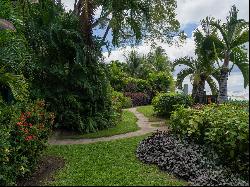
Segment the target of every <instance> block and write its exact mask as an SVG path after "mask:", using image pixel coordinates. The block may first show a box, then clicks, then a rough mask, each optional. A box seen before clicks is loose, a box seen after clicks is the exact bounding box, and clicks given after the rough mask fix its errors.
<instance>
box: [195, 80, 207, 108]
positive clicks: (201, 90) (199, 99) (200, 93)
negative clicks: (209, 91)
mask: <svg viewBox="0 0 250 187" xmlns="http://www.w3.org/2000/svg"><path fill="white" fill-rule="evenodd" d="M204 90H205V80H200V81H199V84H198V88H197V95H196V101H197V102H198V103H200V104H204V103H205V101H204V98H205V94H204V93H205V92H204Z"/></svg>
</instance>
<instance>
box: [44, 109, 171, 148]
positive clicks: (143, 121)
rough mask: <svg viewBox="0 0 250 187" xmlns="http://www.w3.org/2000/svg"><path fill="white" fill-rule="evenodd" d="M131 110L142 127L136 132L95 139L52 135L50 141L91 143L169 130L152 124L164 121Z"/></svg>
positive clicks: (60, 143)
mask: <svg viewBox="0 0 250 187" xmlns="http://www.w3.org/2000/svg"><path fill="white" fill-rule="evenodd" d="M127 110H128V111H130V112H133V113H134V114H135V116H136V117H137V119H138V121H137V125H138V126H139V127H140V130H138V131H135V132H129V133H125V134H119V135H114V136H109V137H101V138H93V139H64V140H62V139H60V140H59V139H56V138H55V137H52V138H51V139H49V143H50V144H51V145H73V144H90V143H95V142H103V141H110V140H117V139H122V138H130V137H135V136H141V135H144V134H147V133H151V132H156V131H157V130H160V131H166V130H168V129H167V127H166V126H162V127H153V126H151V125H153V124H162V123H164V121H163V120H162V121H158V122H149V120H148V118H146V117H145V116H144V115H143V114H141V113H139V112H138V111H137V110H136V108H130V109H127Z"/></svg>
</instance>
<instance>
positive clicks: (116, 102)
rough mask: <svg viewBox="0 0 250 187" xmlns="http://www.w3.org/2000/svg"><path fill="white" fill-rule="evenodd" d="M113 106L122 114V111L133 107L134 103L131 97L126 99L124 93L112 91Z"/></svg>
mask: <svg viewBox="0 0 250 187" xmlns="http://www.w3.org/2000/svg"><path fill="white" fill-rule="evenodd" d="M112 105H113V107H114V108H115V110H116V111H117V112H119V113H120V112H121V110H122V109H125V108H130V107H132V101H131V98H130V97H125V96H124V94H123V93H121V92H117V91H114V90H112Z"/></svg>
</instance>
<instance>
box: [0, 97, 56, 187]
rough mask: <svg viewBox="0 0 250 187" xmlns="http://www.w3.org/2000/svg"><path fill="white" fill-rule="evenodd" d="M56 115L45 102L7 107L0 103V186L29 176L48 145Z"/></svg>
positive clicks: (12, 183) (11, 183) (39, 101)
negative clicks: (50, 111) (49, 110)
mask: <svg viewBox="0 0 250 187" xmlns="http://www.w3.org/2000/svg"><path fill="white" fill-rule="evenodd" d="M54 117H55V116H54V114H53V113H49V112H46V106H45V103H44V101H42V100H37V101H35V102H34V103H33V102H29V103H27V104H24V103H16V104H14V105H11V106H9V105H6V104H5V102H3V101H0V124H1V125H0V184H1V185H14V184H15V182H16V180H17V179H19V178H21V177H24V176H27V174H30V173H31V172H32V171H33V169H34V167H36V164H37V161H38V159H39V158H40V156H41V154H42V153H43V150H44V149H45V148H46V146H47V140H48V137H49V135H50V132H51V129H52V125H53V121H54Z"/></svg>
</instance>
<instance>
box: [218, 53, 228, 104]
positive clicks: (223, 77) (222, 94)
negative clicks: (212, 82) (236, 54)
mask: <svg viewBox="0 0 250 187" xmlns="http://www.w3.org/2000/svg"><path fill="white" fill-rule="evenodd" d="M229 55H230V53H229V52H226V53H225V59H224V64H223V66H222V69H221V71H220V79H219V95H218V103H219V104H221V103H224V102H226V101H227V100H228V95H227V80H228V72H229V68H228V66H229Z"/></svg>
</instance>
